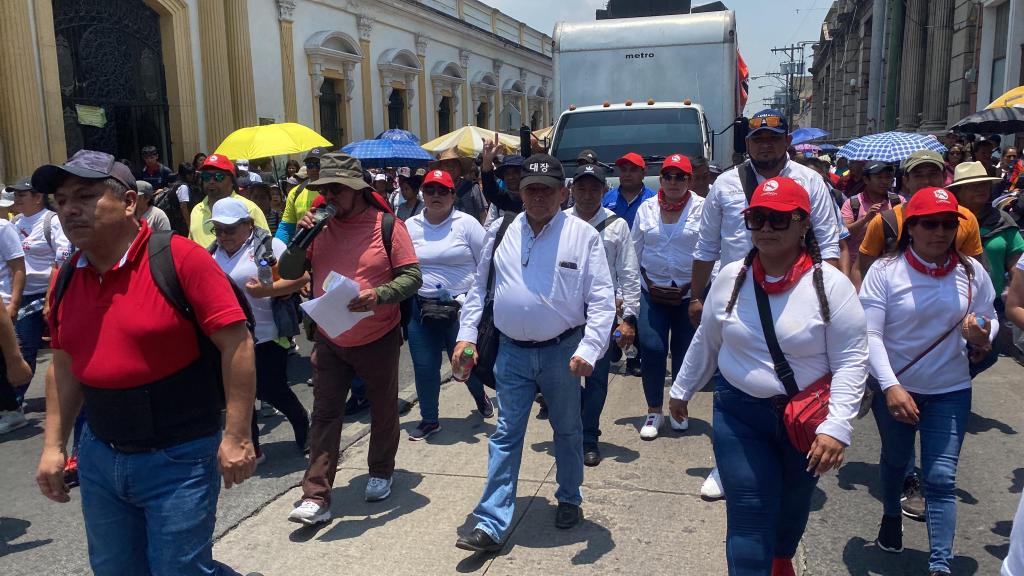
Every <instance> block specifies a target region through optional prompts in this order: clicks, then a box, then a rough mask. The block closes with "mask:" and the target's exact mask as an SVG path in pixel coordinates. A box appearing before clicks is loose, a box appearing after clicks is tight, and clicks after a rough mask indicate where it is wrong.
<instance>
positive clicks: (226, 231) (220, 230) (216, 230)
mask: <svg viewBox="0 0 1024 576" xmlns="http://www.w3.org/2000/svg"><path fill="white" fill-rule="evenodd" d="M241 228H242V226H241V224H234V225H231V226H216V225H215V226H214V227H213V235H214V236H233V235H234V234H235V232H238V231H239V230H240V229H241Z"/></svg>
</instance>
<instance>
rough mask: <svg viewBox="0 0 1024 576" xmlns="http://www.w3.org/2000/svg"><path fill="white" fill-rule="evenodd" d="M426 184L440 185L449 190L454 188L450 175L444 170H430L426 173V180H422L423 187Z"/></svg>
mask: <svg viewBox="0 0 1024 576" xmlns="http://www.w3.org/2000/svg"><path fill="white" fill-rule="evenodd" d="M427 184H440V185H441V186H444V187H445V188H447V189H449V190H451V189H452V188H455V182H454V181H453V180H452V175H451V174H449V173H447V172H445V171H444V170H431V171H430V172H427V176H426V178H424V179H423V185H424V186H426V185H427Z"/></svg>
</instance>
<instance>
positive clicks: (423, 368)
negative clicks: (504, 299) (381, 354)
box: [405, 170, 494, 440]
mask: <svg viewBox="0 0 1024 576" xmlns="http://www.w3.org/2000/svg"><path fill="white" fill-rule="evenodd" d="M454 188H455V183H454V181H453V180H452V176H451V174H449V173H447V172H444V171H442V170H431V171H430V172H428V173H427V175H426V177H425V178H424V179H423V187H422V189H421V192H422V194H423V201H424V208H423V211H422V212H421V213H419V214H417V215H415V216H413V217H412V218H409V219H408V220H406V222H405V224H406V227H407V228H408V229H409V236H410V237H411V238H412V244H413V246H414V247H415V248H416V257H417V258H418V259H419V261H420V271H421V272H422V273H423V286H422V287H421V288H420V290H419V293H418V294H417V295H416V296H415V297H414V298H412V299H411V301H412V310H411V312H412V318H411V319H410V321H409V354H410V355H411V356H412V366H413V372H414V374H415V378H416V393H417V395H418V396H419V405H420V418H421V420H420V423H419V425H418V426H416V428H415V429H414V430H412V431H410V432H409V439H410V440H424V439H426V438H427V437H428V436H430V435H432V434H434V433H436V432H439V431H440V430H441V424H440V423H439V422H438V397H439V395H440V392H441V352H445V354H446V355H445V358H451V357H452V352H453V351H454V349H455V342H456V337H457V336H458V334H459V310H460V308H461V305H460V303H461V302H462V301H463V296H464V295H465V294H466V292H468V291H469V289H470V288H471V287H472V285H473V280H474V277H475V273H476V267H477V262H478V259H479V258H480V254H481V252H482V251H483V247H484V238H485V236H486V232H485V231H484V228H483V226H481V225H480V221H479V220H477V219H476V218H474V217H473V216H471V215H469V214H466V213H465V212H460V211H458V210H455V209H454V206H455V190H454ZM466 386H468V387H469V392H470V394H472V395H473V399H474V400H475V401H476V407H477V410H479V411H480V414H481V415H482V416H483V417H484V418H490V417H491V416H493V415H494V407H493V406H492V405H491V400H490V398H488V397H487V394H486V393H485V392H484V388H483V384H481V383H480V381H479V380H477V379H476V377H474V376H470V378H469V380H467V381H466Z"/></svg>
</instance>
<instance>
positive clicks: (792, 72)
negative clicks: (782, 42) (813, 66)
mask: <svg viewBox="0 0 1024 576" xmlns="http://www.w3.org/2000/svg"><path fill="white" fill-rule="evenodd" d="M797 52H799V53H800V59H799V60H797V57H796V55H797ZM772 53H773V54H778V53H783V54H786V55H787V56H789V62H783V63H782V70H781V72H776V73H772V72H769V73H768V74H769V75H770V76H780V77H783V78H785V81H786V102H785V104H786V109H785V110H783V113H784V114H785V115H786V121H787V122H788V123H789V125H790V126H792V125H793V115H794V110H793V105H794V103H795V102H796V101H797V100H798V99H799V98H798V97H794V94H793V91H794V88H795V84H796V83H795V82H794V79H795V77H796V75H797V74H798V73H799V74H801V75H802V74H803V68H804V59H803V54H804V47H803V44H790V45H789V46H783V47H781V48H772ZM798 62H799V70H797V68H798V66H797V63H798Z"/></svg>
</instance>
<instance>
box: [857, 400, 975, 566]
mask: <svg viewBox="0 0 1024 576" xmlns="http://www.w3.org/2000/svg"><path fill="white" fill-rule="evenodd" d="M911 396H912V397H913V398H914V402H916V403H917V408H918V410H919V411H920V413H921V414H920V420H919V422H918V424H917V426H911V425H910V424H904V423H902V422H899V421H897V420H896V419H895V418H893V416H892V414H890V413H889V408H888V406H887V405H886V403H885V394H876V395H875V397H874V400H873V404H872V412H874V414H875V423H876V424H877V425H878V434H879V436H881V440H882V453H881V458H880V461H879V463H878V467H879V474H880V476H881V479H882V510H883V513H884V514H885V515H886V516H899V515H900V497H901V496H902V494H903V478H904V476H905V475H906V471H907V466H908V464H911V465H912V463H913V459H914V438H915V436H916V435H917V433H918V432H920V434H921V483H922V488H923V491H924V497H925V522H926V523H927V525H928V541H929V543H930V545H931V555H930V557H929V559H928V569H929V570H938V571H945V572H948V571H949V563H950V561H951V560H952V559H953V536H954V535H955V533H956V494H955V492H956V467H957V464H958V462H959V460H960V448H961V447H962V446H963V443H964V434H965V433H966V429H967V420H968V418H969V417H970V415H971V389H970V388H967V389H964V390H958V391H956V392H948V393H946V394H913V393H912V394H911Z"/></svg>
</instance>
